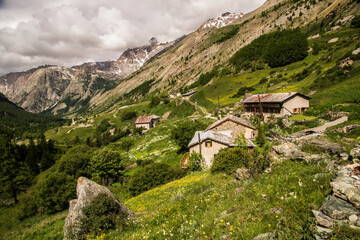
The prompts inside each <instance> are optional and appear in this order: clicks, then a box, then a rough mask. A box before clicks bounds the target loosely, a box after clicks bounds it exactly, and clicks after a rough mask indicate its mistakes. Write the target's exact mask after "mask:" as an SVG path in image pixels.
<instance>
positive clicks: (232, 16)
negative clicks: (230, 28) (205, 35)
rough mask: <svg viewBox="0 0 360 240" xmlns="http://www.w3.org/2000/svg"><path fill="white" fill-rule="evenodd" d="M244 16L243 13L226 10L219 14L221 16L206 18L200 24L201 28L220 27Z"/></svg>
mask: <svg viewBox="0 0 360 240" xmlns="http://www.w3.org/2000/svg"><path fill="white" fill-rule="evenodd" d="M243 16H244V14H243V13H230V12H226V13H223V14H221V16H219V17H217V18H211V19H209V20H207V21H206V22H205V23H204V24H203V25H201V27H200V28H201V29H209V28H210V29H211V28H221V27H225V26H227V25H229V24H232V23H234V22H235V21H237V20H239V19H241V18H242V17H243Z"/></svg>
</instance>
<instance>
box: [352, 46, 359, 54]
mask: <svg viewBox="0 0 360 240" xmlns="http://www.w3.org/2000/svg"><path fill="white" fill-rule="evenodd" d="M359 53H360V47H359V48H357V49H355V50H354V51H352V54H353V55H358V54H359Z"/></svg>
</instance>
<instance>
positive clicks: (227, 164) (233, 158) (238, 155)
mask: <svg viewBox="0 0 360 240" xmlns="http://www.w3.org/2000/svg"><path fill="white" fill-rule="evenodd" d="M270 162H271V159H270V158H269V157H268V155H267V153H266V152H265V153H263V154H262V153H260V152H259V151H258V150H257V149H255V150H253V152H249V151H248V150H247V149H244V148H241V147H235V148H227V149H224V150H221V151H220V152H219V154H218V155H216V157H215V158H214V162H213V165H212V166H211V169H210V171H211V173H218V172H225V173H227V174H232V173H234V172H235V171H236V169H238V168H241V167H245V168H247V169H249V173H250V174H251V175H252V176H256V175H258V174H260V173H262V172H264V170H265V169H266V168H268V167H269V166H270Z"/></svg>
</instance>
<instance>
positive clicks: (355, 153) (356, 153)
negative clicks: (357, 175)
mask: <svg viewBox="0 0 360 240" xmlns="http://www.w3.org/2000/svg"><path fill="white" fill-rule="evenodd" d="M350 156H351V158H352V159H354V158H360V147H357V148H353V149H351V151H350Z"/></svg>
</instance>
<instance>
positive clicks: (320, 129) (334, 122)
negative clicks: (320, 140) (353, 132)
mask: <svg viewBox="0 0 360 240" xmlns="http://www.w3.org/2000/svg"><path fill="white" fill-rule="evenodd" d="M347 120H348V117H347V116H344V117H341V118H339V119H336V120H334V121H331V122H327V123H325V124H324V125H322V126H319V127H315V128H310V129H307V131H314V132H323V131H325V130H326V129H327V128H329V127H332V126H335V125H338V124H340V123H343V122H346V121H347Z"/></svg>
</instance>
